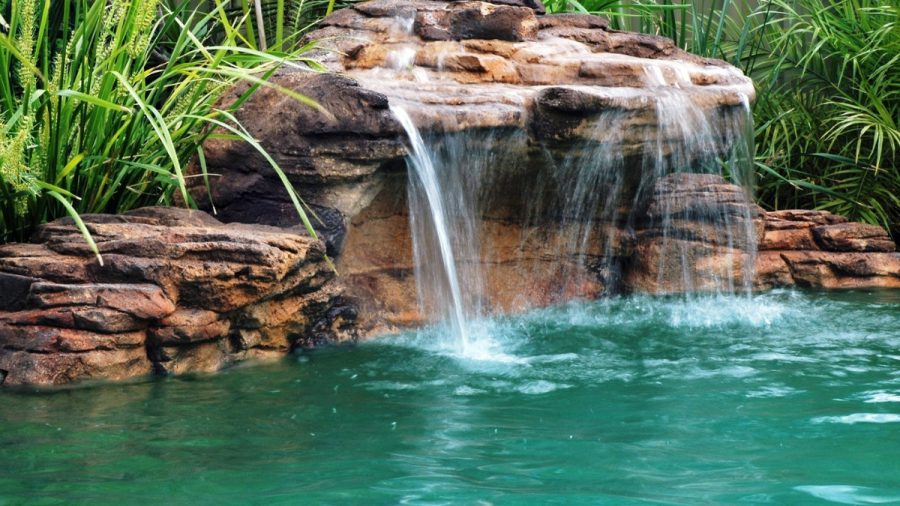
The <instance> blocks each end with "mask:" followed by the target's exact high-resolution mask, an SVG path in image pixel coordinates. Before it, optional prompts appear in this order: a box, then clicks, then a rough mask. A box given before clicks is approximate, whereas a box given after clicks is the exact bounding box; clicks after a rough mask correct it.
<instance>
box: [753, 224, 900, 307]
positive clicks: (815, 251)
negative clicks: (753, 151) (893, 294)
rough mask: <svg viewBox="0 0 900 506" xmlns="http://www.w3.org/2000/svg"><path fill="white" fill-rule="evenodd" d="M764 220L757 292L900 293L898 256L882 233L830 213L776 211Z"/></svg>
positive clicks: (890, 242) (882, 230)
mask: <svg viewBox="0 0 900 506" xmlns="http://www.w3.org/2000/svg"><path fill="white" fill-rule="evenodd" d="M763 218H764V223H765V233H764V236H763V237H762V240H761V242H760V244H759V249H760V251H759V254H758V257H757V260H756V284H757V287H759V288H772V287H781V286H800V287H809V288H826V289H836V288H873V287H884V288H900V253H897V249H896V244H895V243H894V241H892V240H891V238H890V237H889V236H888V235H887V233H886V232H885V231H884V229H882V228H881V227H878V226H875V225H867V224H864V223H853V222H849V221H848V220H847V219H846V218H844V217H843V216H837V215H834V214H831V213H829V212H827V211H804V210H790V211H776V212H768V213H765V215H764V217H763Z"/></svg>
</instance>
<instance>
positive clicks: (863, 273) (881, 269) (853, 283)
mask: <svg viewBox="0 0 900 506" xmlns="http://www.w3.org/2000/svg"><path fill="white" fill-rule="evenodd" d="M781 255H782V257H783V258H784V260H785V262H787V264H788V267H790V270H791V276H792V277H793V279H794V281H795V282H796V283H797V284H798V285H800V286H805V287H812V288H827V289H845V288H872V287H883V288H900V254H898V253H835V252H829V251H785V252H782V253H781Z"/></svg>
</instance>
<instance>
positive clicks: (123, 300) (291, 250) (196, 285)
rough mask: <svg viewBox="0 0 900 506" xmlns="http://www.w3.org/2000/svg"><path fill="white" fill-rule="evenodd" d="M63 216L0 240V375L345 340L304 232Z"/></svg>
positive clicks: (151, 215)
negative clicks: (81, 224)
mask: <svg viewBox="0 0 900 506" xmlns="http://www.w3.org/2000/svg"><path fill="white" fill-rule="evenodd" d="M83 218H84V221H85V222H86V224H87V227H88V229H89V230H90V231H91V234H92V236H93V238H94V239H95V241H96V243H97V246H98V248H99V250H100V253H101V255H102V258H103V261H104V262H103V264H102V265H101V264H100V263H98V261H97V260H96V258H95V257H94V255H93V253H92V252H91V251H90V249H89V248H88V246H87V244H86V242H85V241H84V238H83V237H82V236H81V234H80V233H79V231H78V230H77V228H76V227H75V226H74V224H73V223H72V222H71V220H69V219H62V220H57V221H55V222H52V223H49V224H46V225H44V226H42V227H40V228H39V230H38V231H37V233H36V235H35V242H34V243H32V244H10V245H5V246H0V294H2V296H0V382H2V384H3V385H7V386H8V385H21V384H62V383H68V382H72V381H77V380H86V379H124V378H129V377H134V376H140V375H145V374H150V373H152V372H156V373H172V372H175V373H177V372H185V371H212V370H216V369H219V368H221V367H223V366H225V365H227V364H230V363H233V362H235V361H238V360H244V359H248V358H266V357H276V356H281V355H283V354H284V353H286V352H288V351H289V350H290V349H292V348H293V347H296V346H307V345H311V344H313V343H314V342H315V341H318V340H322V339H345V338H348V337H352V334H351V333H349V332H347V327H348V325H347V324H348V323H350V322H351V321H352V320H353V318H354V317H355V315H354V314H353V312H352V310H345V308H344V305H343V302H342V299H341V298H340V294H339V291H338V289H337V287H336V285H335V284H334V282H333V278H334V273H333V271H332V270H331V269H330V268H329V267H328V265H327V263H326V262H325V256H324V246H323V245H322V244H321V243H320V242H318V241H314V240H312V239H310V238H308V237H304V236H298V235H295V234H290V233H286V232H284V231H282V230H279V229H275V228H271V227H262V226H249V225H234V224H232V225H227V226H226V225H223V224H222V223H220V222H218V221H217V220H215V219H213V218H211V217H210V216H209V215H207V214H206V213H203V212H201V211H193V212H192V211H185V210H178V209H163V208H145V209H141V210H137V211H134V212H131V213H127V214H125V215H122V216H109V215H88V216H84V217H83Z"/></svg>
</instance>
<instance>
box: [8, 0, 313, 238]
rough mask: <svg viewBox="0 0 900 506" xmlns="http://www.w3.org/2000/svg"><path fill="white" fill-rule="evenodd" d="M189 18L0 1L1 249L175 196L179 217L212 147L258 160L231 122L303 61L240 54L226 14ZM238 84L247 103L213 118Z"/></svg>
mask: <svg viewBox="0 0 900 506" xmlns="http://www.w3.org/2000/svg"><path fill="white" fill-rule="evenodd" d="M189 4H190V3H189V2H178V3H171V4H167V3H164V2H159V1H158V0H148V1H141V2H130V1H125V0H107V1H89V0H61V1H55V0H12V1H9V0H6V1H4V0H0V16H2V19H0V242H7V241H15V240H23V239H25V238H27V236H28V235H29V234H30V232H31V231H32V230H33V229H34V227H35V226H37V225H38V224H40V223H43V222H45V221H48V220H51V219H54V218H57V217H59V216H63V215H66V214H68V215H71V216H73V217H74V218H75V219H76V223H78V224H79V225H81V224H80V220H79V219H78V214H81V213H101V212H102V213H119V212H124V211H127V210H129V209H133V208H136V207H140V206H145V205H169V204H171V203H172V202H173V196H174V195H176V194H177V195H179V196H180V197H181V200H183V201H185V202H187V203H188V204H192V200H191V195H190V194H189V193H188V191H187V184H186V178H187V177H188V176H186V174H185V167H186V166H187V164H188V163H189V162H190V161H191V160H192V159H194V158H195V157H198V155H201V156H200V159H201V160H202V145H203V142H204V141H205V140H206V139H207V138H210V137H211V136H220V137H222V136H224V137H229V138H241V139H244V140H246V141H248V142H250V143H251V144H253V145H254V146H255V147H257V149H260V150H262V148H261V147H260V146H259V144H258V143H256V142H255V140H254V139H252V137H251V136H250V135H249V134H248V133H247V132H246V131H245V130H244V129H243V128H242V127H241V125H240V124H239V123H238V122H237V120H236V119H235V118H234V116H233V111H234V110H235V109H236V108H237V107H239V106H240V105H241V104H242V103H243V102H244V101H245V100H246V99H247V98H248V97H249V95H250V94H251V93H252V92H253V91H254V90H255V89H257V88H258V87H259V86H274V85H272V84H269V83H268V82H267V81H266V79H267V78H268V77H269V76H270V75H271V74H272V73H274V72H275V71H276V70H277V69H279V68H280V67H283V66H285V65H290V66H294V67H299V68H304V69H308V68H309V66H310V65H313V63H312V62H308V61H305V60H304V59H303V58H302V52H303V51H304V50H305V49H306V48H298V49H296V50H293V51H291V52H280V51H273V50H270V51H267V52H263V51H259V50H255V49H252V47H249V46H248V44H247V43H246V39H245V38H244V36H243V34H242V32H243V30H242V28H243V24H244V23H246V19H245V18H239V19H237V20H235V19H234V18H231V17H229V16H228V14H227V13H226V12H225V8H224V7H225V4H226V2H224V1H222V2H217V3H214V4H211V8H207V9H204V10H203V11H201V10H188V6H189ZM239 81H247V82H250V83H251V86H250V88H249V90H248V91H247V92H246V93H244V94H243V95H242V96H241V97H240V98H239V99H238V100H237V101H235V102H234V103H232V104H231V105H229V106H228V107H227V108H220V107H218V105H217V104H218V102H219V99H220V98H221V97H222V96H223V94H224V93H226V92H227V91H228V90H230V89H232V88H233V86H234V84H235V83H237V82H239ZM282 91H283V92H285V93H287V94H290V95H292V96H294V97H295V98H296V99H298V100H301V101H305V102H306V103H308V104H309V105H311V106H313V107H317V106H316V104H314V103H312V102H311V101H309V100H308V99H306V98H305V97H302V96H300V95H298V94H296V93H294V92H292V91H290V90H285V89H282ZM267 159H269V160H270V161H271V158H268V157H267ZM271 163H272V166H273V169H274V170H276V171H278V173H279V174H280V175H282V176H283V173H281V171H280V169H279V168H278V166H277V165H275V163H274V161H271ZM201 165H202V164H201ZM202 176H205V174H203V175H202ZM282 179H283V180H284V181H285V183H286V189H287V191H288V192H289V193H290V194H291V197H292V198H293V200H294V202H295V204H296V207H297V211H298V213H299V215H300V217H301V219H302V221H303V222H304V224H305V225H306V227H307V230H309V231H310V233H311V234H313V235H315V234H314V232H313V230H312V226H311V224H310V222H309V220H308V219H307V217H306V214H305V213H304V211H303V208H302V207H301V205H300V201H299V198H298V197H297V196H296V193H295V192H294V189H293V188H292V187H291V185H290V184H288V183H287V180H286V178H282ZM82 230H83V232H84V233H85V235H86V236H87V235H88V234H87V229H85V228H84V227H83V226H82Z"/></svg>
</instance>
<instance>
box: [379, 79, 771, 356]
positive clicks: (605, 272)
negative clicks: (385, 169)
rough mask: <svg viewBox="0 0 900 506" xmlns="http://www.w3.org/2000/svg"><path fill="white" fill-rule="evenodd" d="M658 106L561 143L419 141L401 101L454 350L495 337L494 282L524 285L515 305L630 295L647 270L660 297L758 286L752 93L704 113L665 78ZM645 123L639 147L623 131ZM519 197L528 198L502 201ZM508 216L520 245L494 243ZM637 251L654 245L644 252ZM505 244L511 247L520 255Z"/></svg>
mask: <svg viewBox="0 0 900 506" xmlns="http://www.w3.org/2000/svg"><path fill="white" fill-rule="evenodd" d="M656 78H657V79H658V76H656ZM648 86H649V84H648ZM648 100H651V101H652V102H653V103H652V105H653V110H655V124H653V125H638V126H635V121H634V116H633V113H632V112H630V111H628V110H627V109H626V108H624V107H623V108H617V107H611V108H609V109H608V110H604V111H601V112H600V113H598V114H596V115H595V116H594V118H593V119H592V120H591V123H590V125H589V128H586V129H585V130H584V131H583V132H582V133H581V137H580V138H579V139H572V140H567V141H566V142H565V144H562V145H553V144H551V143H548V142H543V143H541V142H538V143H535V142H530V143H529V140H528V138H527V133H526V132H524V131H518V132H511V131H508V130H507V131H485V130H479V131H463V132H429V133H428V134H426V135H425V136H424V137H423V135H422V134H421V133H420V132H419V130H418V128H417V127H416V124H415V122H414V121H413V119H412V118H411V116H410V114H409V112H408V111H407V108H405V107H404V106H402V105H398V104H396V103H395V104H393V105H392V106H391V110H392V112H393V114H394V116H395V117H396V118H397V120H398V122H399V123H400V124H401V125H402V127H403V130H404V131H405V133H406V136H407V139H408V148H409V155H408V157H407V167H408V173H409V177H408V186H407V188H408V199H409V213H410V227H411V233H412V238H413V250H414V251H413V254H414V262H415V275H416V286H417V290H418V296H419V302H420V308H421V310H422V312H423V313H424V314H425V315H426V316H427V317H428V318H429V319H430V320H432V321H435V322H442V323H443V324H444V325H447V326H449V329H448V331H449V334H450V335H451V336H453V338H454V339H455V343H454V345H453V346H454V348H455V350H456V352H458V353H461V354H463V355H465V356H473V354H477V353H478V350H477V348H479V347H481V346H483V344H484V342H485V341H484V336H479V335H477V334H478V333H479V330H478V329H479V328H480V327H479V326H478V325H476V322H478V321H479V320H480V319H481V318H483V317H484V316H487V315H489V314H491V313H492V312H494V311H496V310H503V309H508V308H498V307H496V305H495V303H494V301H493V300H492V299H494V298H495V297H496V293H495V292H494V291H491V288H492V287H491V286H489V285H490V280H491V279H503V280H506V282H507V283H508V284H515V283H520V284H521V286H512V287H506V288H507V289H508V290H511V291H519V292H521V300H522V303H521V304H519V305H517V306H516V309H524V308H527V307H528V306H529V305H534V304H535V303H538V304H546V303H555V302H563V301H565V300H568V299H570V298H572V297H595V296H599V295H600V294H602V293H619V292H622V291H627V290H628V289H629V286H630V285H629V284H635V283H638V282H640V279H641V276H644V277H648V276H651V275H652V276H653V278H654V279H650V281H649V282H648V283H649V284H651V285H652V286H653V287H655V288H654V289H655V290H656V291H657V292H659V293H669V292H685V293H691V292H704V293H720V294H721V293H728V294H732V293H736V292H748V293H749V290H750V282H751V279H752V276H751V274H752V271H751V269H752V266H753V259H752V255H753V254H754V253H755V249H756V244H755V228H754V216H753V209H754V207H753V204H752V198H751V197H752V195H751V193H750V188H751V183H752V181H751V178H750V175H751V174H752V172H753V171H752V156H753V152H752V122H751V119H750V114H749V108H748V104H747V102H746V100H744V101H743V102H742V105H741V106H740V107H738V106H736V107H731V108H727V107H726V108H715V109H712V110H709V109H703V108H701V107H700V106H698V105H697V104H695V103H694V102H693V101H692V99H691V95H690V94H689V93H687V92H686V91H685V90H683V89H680V87H679V86H664V85H658V86H655V85H654V95H653V98H650V99H648ZM651 123H652V122H651ZM635 128H639V129H642V130H639V132H640V133H641V135H643V136H644V137H643V140H642V142H640V143H638V144H637V145H635V144H634V141H633V139H632V140H629V139H626V137H627V135H626V133H628V132H629V130H628V129H635ZM632 132H633V130H632ZM532 141H533V140H532ZM629 142H630V143H631V144H628V143H629ZM626 144H628V146H626ZM626 147H627V149H626ZM535 160H538V161H537V163H535ZM536 165H537V167H538V168H535V166H536ZM719 178H724V179H725V180H727V181H729V182H731V183H734V184H736V185H737V187H740V190H739V191H734V190H733V189H734V188H736V187H735V186H729V185H725V184H723V183H724V181H723V180H722V179H719ZM510 201H515V202H518V205H512V206H506V207H504V203H505V202H506V203H508V202H510ZM507 222H515V223H517V225H516V226H517V227H518V228H519V229H520V230H521V239H520V241H519V244H518V245H517V246H516V247H515V248H513V247H512V246H510V245H508V244H502V245H496V244H492V241H491V237H492V236H490V234H491V233H495V232H491V230H493V229H495V228H497V227H500V226H502V225H498V223H507ZM635 247H637V248H644V249H645V250H646V251H641V252H639V253H638V254H637V255H634V254H632V253H633V252H632V251H631V250H632V249H633V248H635ZM498 248H506V249H507V250H510V249H515V250H516V251H517V253H516V254H517V255H518V256H517V257H516V259H515V262H513V260H510V257H509V255H508V254H505V256H504V254H500V253H498V252H497V249H498ZM536 251H537V253H535V252H536ZM498 258H502V259H503V262H504V265H500V262H499V261H498V260H497V259H498ZM633 258H638V260H637V261H635V260H633ZM710 258H714V259H715V264H714V265H713V264H710V262H711V260H709V259H710ZM628 262H631V264H628ZM635 262H637V264H635ZM640 262H644V263H643V264H641V263H640ZM513 263H514V264H515V270H516V275H515V276H513V277H512V278H510V277H509V276H510V275H509V272H508V271H509V270H510V269H512V267H510V266H509V265H507V264H510V265H511V264H513ZM501 268H505V269H507V270H508V271H504V273H500V274H497V273H495V272H494V271H495V270H498V269H501ZM623 270H628V272H629V273H631V278H635V279H637V281H635V279H627V280H626V279H624V275H625V273H623ZM741 271H743V274H742V273H741ZM635 273H637V274H635ZM654 273H655V274H654ZM549 278H553V279H556V280H558V283H557V284H556V285H554V287H553V288H552V289H548V288H547V287H546V286H545V285H542V286H538V287H537V288H533V289H529V287H528V286H526V285H527V284H528V282H529V281H530V280H546V279H549ZM493 288H496V287H493ZM529 290H530V291H529ZM652 290H653V289H651V291H652Z"/></svg>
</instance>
